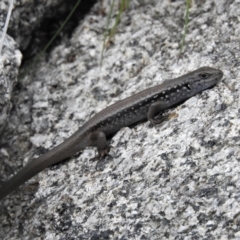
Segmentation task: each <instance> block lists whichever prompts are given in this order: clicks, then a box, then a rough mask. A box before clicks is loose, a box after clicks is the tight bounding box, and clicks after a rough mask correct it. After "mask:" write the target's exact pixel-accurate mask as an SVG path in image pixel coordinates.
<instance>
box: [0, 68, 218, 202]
mask: <svg viewBox="0 0 240 240" xmlns="http://www.w3.org/2000/svg"><path fill="white" fill-rule="evenodd" d="M222 77H223V72H222V71H221V70H219V69H215V68H210V67H201V68H199V69H197V70H195V71H192V72H189V73H187V74H185V75H183V76H180V77H178V78H175V79H171V80H168V81H165V82H163V83H162V84H159V85H156V86H154V87H150V88H148V89H146V90H143V91H141V92H139V93H136V94H134V95H132V96H130V97H127V98H125V99H123V100H120V101H118V102H116V103H114V104H112V105H110V106H108V107H106V108H105V109H103V110H102V111H100V112H99V113H97V114H96V115H95V116H93V117H92V118H90V119H89V120H88V121H87V122H86V123H85V124H83V125H82V126H81V127H80V128H79V129H78V130H77V131H76V132H75V133H74V134H73V135H72V136H70V137H69V138H67V139H66V140H65V141H63V142H62V143H61V144H59V145H58V146H56V147H54V148H52V149H51V150H50V151H48V152H47V153H45V154H43V155H42V156H40V157H38V158H36V159H33V161H31V162H30V163H28V164H27V165H26V166H25V167H23V168H22V169H21V170H20V171H19V172H18V173H17V174H16V175H14V176H13V177H12V178H10V179H9V180H7V181H6V182H4V183H3V184H2V186H1V187H0V200H2V199H3V198H5V197H6V196H7V195H9V194H10V193H11V192H13V191H14V190H15V189H17V188H18V187H19V186H20V185H22V184H23V183H24V182H26V181H27V180H29V179H30V178H32V177H33V176H35V175H36V174H38V173H39V172H41V171H43V170H44V169H45V168H47V167H49V166H51V165H53V164H56V163H58V162H60V161H63V160H65V159H66V158H68V157H71V156H73V155H74V154H76V153H78V152H79V151H81V150H83V149H84V148H86V147H88V146H95V147H97V151H98V154H97V156H96V158H98V159H99V161H100V160H102V159H103V158H104V157H105V156H106V155H109V151H110V148H111V146H110V145H108V143H107V137H109V136H112V135H113V134H114V133H116V132H117V131H119V130H120V129H121V128H123V127H126V126H131V125H133V124H136V123H138V122H142V121H144V120H148V121H150V123H151V124H153V125H156V124H159V123H161V122H163V121H164V120H165V119H166V116H163V113H164V111H165V110H167V109H169V108H172V107H174V106H176V105H179V104H181V103H183V102H184V101H186V100H187V99H189V98H191V97H192V96H194V95H196V94H198V93H200V92H202V91H204V90H206V89H208V88H211V87H213V86H214V85H216V84H217V83H218V82H219V81H220V80H221V78H222Z"/></svg>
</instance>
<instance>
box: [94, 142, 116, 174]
mask: <svg viewBox="0 0 240 240" xmlns="http://www.w3.org/2000/svg"><path fill="white" fill-rule="evenodd" d="M111 148H113V146H112V145H108V146H107V147H106V148H105V149H103V150H100V151H98V154H97V155H96V156H95V157H93V158H91V159H90V161H96V160H97V164H96V167H95V168H96V170H97V167H98V164H99V163H100V162H101V161H102V160H103V158H104V157H106V156H109V157H110V158H113V157H112V155H110V154H109V151H110V149H111Z"/></svg>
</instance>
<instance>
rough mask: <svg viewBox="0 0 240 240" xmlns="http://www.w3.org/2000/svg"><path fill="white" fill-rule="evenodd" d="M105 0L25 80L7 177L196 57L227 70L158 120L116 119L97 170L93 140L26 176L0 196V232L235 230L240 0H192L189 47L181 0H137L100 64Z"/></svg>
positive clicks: (147, 235)
mask: <svg viewBox="0 0 240 240" xmlns="http://www.w3.org/2000/svg"><path fill="white" fill-rule="evenodd" d="M99 4H100V2H99ZM100 7H101V11H99V9H100ZM224 7H228V8H227V9H224ZM109 9H110V6H109V5H108V3H107V2H105V1H103V5H101V6H100V5H96V6H95V7H94V8H93V9H92V11H91V12H90V13H89V15H88V16H87V17H86V18H85V19H84V20H83V21H81V22H80V23H79V27H78V28H77V29H76V30H75V31H74V33H73V36H72V38H71V39H70V40H69V41H68V40H66V42H62V43H61V44H60V45H58V46H56V47H55V48H54V49H53V50H52V52H51V53H50V55H49V56H48V58H42V59H41V61H40V62H39V63H38V64H37V65H36V66H35V68H34V71H33V72H32V73H31V74H29V75H27V76H25V78H24V79H23V80H22V82H21V83H22V85H23V86H24V87H23V88H22V89H21V91H18V92H17V93H16V94H14V96H13V100H14V101H13V102H14V104H15V107H14V108H13V112H12V114H11V117H10V119H9V125H8V127H7V129H6V131H5V135H6V136H8V140H7V141H6V140H5V138H4V139H3V140H2V142H3V145H2V146H3V147H2V148H1V151H0V154H2V155H0V157H1V156H2V159H3V161H2V162H3V164H2V167H1V176H2V178H3V179H7V177H8V176H9V175H10V173H13V172H17V171H18V170H19V169H20V168H21V167H22V166H23V165H25V164H26V163H27V162H28V161H31V160H32V159H33V158H34V157H37V156H38V155H41V154H42V153H43V152H45V151H47V150H49V149H51V148H52V147H53V146H56V145H57V144H59V143H60V142H62V141H64V139H66V138H67V137H68V136H70V135H71V134H72V133H73V132H75V131H76V130H77V129H78V127H79V126H80V125H81V124H83V123H84V122H85V121H86V120H87V119H89V118H90V117H91V116H92V115H93V114H94V113H96V112H98V111H100V110H101V109H103V108H105V107H106V106H108V105H109V104H111V103H113V102H115V101H118V100H120V99H123V98H125V97H127V96H130V95H131V94H133V93H136V92H138V91H140V90H142V89H145V88H147V87H150V86H154V85H156V84H158V83H161V82H163V81H164V80H166V79H169V78H174V77H177V76H180V75H182V74H184V73H186V72H189V71H191V70H194V69H196V68H198V67H200V66H211V67H215V68H220V69H221V70H222V71H223V72H224V79H223V81H222V82H221V83H220V84H218V85H217V86H216V87H214V88H212V89H209V90H207V91H205V92H203V93H201V94H199V95H197V96H195V97H193V98H191V99H189V100H188V101H186V102H185V103H184V104H182V105H180V106H178V107H177V108H175V109H171V110H170V111H169V116H170V117H169V120H168V121H166V122H164V123H163V124H161V125H159V126H154V127H150V125H149V123H148V122H146V123H142V124H139V125H137V126H136V127H134V128H123V129H121V130H120V131H119V132H118V133H117V134H116V135H115V136H114V137H113V138H112V139H111V145H113V146H114V148H113V149H112V151H111V154H112V155H113V156H114V158H113V159H110V158H106V159H105V160H104V161H102V162H101V163H100V165H99V170H98V171H96V170H95V165H96V163H95V162H91V161H89V159H90V158H91V157H93V156H94V154H95V150H94V149H92V148H88V149H86V150H84V151H83V152H82V153H80V154H79V155H77V156H73V157H72V158H71V159H70V160H68V161H65V162H63V163H61V164H58V165H56V166H52V167H50V168H48V169H46V170H45V171H43V172H42V173H40V174H38V176H36V177H34V178H33V179H31V180H30V181H28V182H27V183H26V184H25V185H24V186H22V187H21V188H19V190H18V191H16V192H14V193H13V194H11V195H10V196H8V197H7V198H6V199H5V200H3V201H2V202H1V214H0V229H1V230H0V237H1V239H239V238H240V231H239V229H240V227H239V222H240V221H239V212H240V206H239V200H240V199H239V197H240V195H239V188H240V186H239V184H240V177H239V160H240V159H239V156H240V150H239V149H240V138H239V133H240V120H239V119H240V118H239V114H240V111H239V104H240V100H239V96H240V81H239V79H240V71H239V70H240V61H239V59H240V51H239V50H240V49H239V33H240V25H239V14H240V2H239V0H234V1H230V3H229V4H225V1H224V2H223V4H221V8H218V7H217V6H216V1H214V0H206V1H192V6H191V9H190V21H189V28H188V33H187V36H186V44H185V47H184V49H183V53H182V54H180V52H179V43H180V41H181V38H182V34H181V33H182V29H183V23H184V13H185V5H184V1H169V0H163V1H154V0H152V1H149V0H148V1H130V7H129V9H128V10H126V11H125V12H124V14H123V16H122V19H121V23H120V25H119V28H118V31H117V33H116V35H115V37H114V38H113V39H112V44H111V45H109V47H108V49H107V50H106V51H105V52H104V59H103V64H102V66H101V68H100V67H99V62H100V60H99V59H100V56H101V51H102V45H103V36H104V33H105V28H106V22H107V16H105V15H104V14H101V12H102V11H103V10H104V11H105V12H108V11H109ZM114 14H115V16H116V14H117V7H115V9H114ZM111 20H112V21H113V22H114V18H112V19H111ZM14 129H17V130H14Z"/></svg>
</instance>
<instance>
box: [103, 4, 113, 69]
mask: <svg viewBox="0 0 240 240" xmlns="http://www.w3.org/2000/svg"><path fill="white" fill-rule="evenodd" d="M114 3H115V0H112V2H111V7H110V12H109V13H108V18H107V26H106V30H105V33H104V38H103V46H102V51H101V58H100V67H101V66H102V60H103V52H104V50H105V45H106V39H107V36H108V32H109V25H110V19H111V17H112V13H113V7H114Z"/></svg>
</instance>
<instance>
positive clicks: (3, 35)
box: [0, 0, 13, 56]
mask: <svg viewBox="0 0 240 240" xmlns="http://www.w3.org/2000/svg"><path fill="white" fill-rule="evenodd" d="M12 9H13V0H9V7H8V13H7V18H6V22H5V25H4V28H3V33H2V39H1V41H0V56H1V53H2V47H3V42H4V39H5V36H6V33H7V28H8V23H9V20H10V16H11V13H12Z"/></svg>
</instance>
